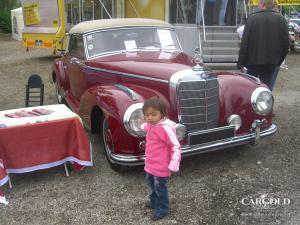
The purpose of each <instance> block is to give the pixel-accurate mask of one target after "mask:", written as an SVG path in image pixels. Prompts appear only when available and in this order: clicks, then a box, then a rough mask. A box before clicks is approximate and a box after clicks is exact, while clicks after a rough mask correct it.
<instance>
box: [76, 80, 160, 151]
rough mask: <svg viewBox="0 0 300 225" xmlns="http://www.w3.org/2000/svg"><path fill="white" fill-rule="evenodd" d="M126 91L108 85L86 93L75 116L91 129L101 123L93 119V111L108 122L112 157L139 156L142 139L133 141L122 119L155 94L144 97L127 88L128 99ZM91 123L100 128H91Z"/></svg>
mask: <svg viewBox="0 0 300 225" xmlns="http://www.w3.org/2000/svg"><path fill="white" fill-rule="evenodd" d="M126 88H128V87H125V86H121V85H117V84H111V85H97V86H94V87H92V88H90V89H88V90H87V91H86V92H85V93H84V94H83V95H82V98H81V99H80V106H79V114H80V117H81V118H82V120H83V122H84V123H85V124H86V125H87V127H89V128H90V129H91V128H93V127H95V126H96V127H101V123H102V121H101V119H99V118H98V119H95V118H93V115H95V114H94V113H93V112H94V110H100V111H101V113H100V114H101V117H105V118H107V120H108V123H109V128H110V131H111V134H112V139H113V145H114V151H115V153H122V154H124V153H131V154H139V153H140V151H144V149H140V148H139V143H140V141H142V140H143V138H136V137H133V136H131V135H130V134H129V133H128V132H127V130H126V129H125V127H124V124H123V117H124V114H125V112H126V110H127V109H128V107H129V106H131V105H132V104H135V103H143V102H144V101H145V98H147V97H149V96H150V97H151V96H155V95H157V93H154V92H148V93H147V95H146V96H144V95H143V94H140V93H138V92H136V91H133V90H132V89H129V88H128V90H132V91H133V95H131V94H130V93H129V92H128V91H126ZM148 95H149V96H148ZM97 116H99V114H98V115H97ZM95 122H96V123H100V124H93V123H95ZM124 143H126V144H124Z"/></svg>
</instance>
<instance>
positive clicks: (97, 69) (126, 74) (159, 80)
mask: <svg viewBox="0 0 300 225" xmlns="http://www.w3.org/2000/svg"><path fill="white" fill-rule="evenodd" d="M84 67H85V68H88V69H91V70H96V71H101V72H105V73H113V74H116V75H121V76H127V77H134V78H139V79H144V80H151V81H157V82H161V83H165V84H168V83H169V81H168V80H162V79H157V78H153V77H146V76H143V75H138V74H132V73H123V72H119V71H114V70H106V69H100V68H97V67H92V66H87V65H84Z"/></svg>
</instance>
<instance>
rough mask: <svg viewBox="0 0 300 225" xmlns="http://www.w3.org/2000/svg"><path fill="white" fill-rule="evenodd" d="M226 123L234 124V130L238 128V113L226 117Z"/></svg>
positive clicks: (240, 121) (240, 122)
mask: <svg viewBox="0 0 300 225" xmlns="http://www.w3.org/2000/svg"><path fill="white" fill-rule="evenodd" d="M227 123H228V125H230V126H234V129H235V130H238V129H240V127H241V126H242V119H241V117H240V116H239V115H235V114H233V115H231V116H229V117H228V119H227Z"/></svg>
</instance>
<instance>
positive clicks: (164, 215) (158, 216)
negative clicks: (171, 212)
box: [151, 213, 168, 221]
mask: <svg viewBox="0 0 300 225" xmlns="http://www.w3.org/2000/svg"><path fill="white" fill-rule="evenodd" d="M167 215H168V214H161V215H157V214H155V213H153V214H152V216H151V220H152V221H156V220H161V219H162V218H164V217H166V216H167Z"/></svg>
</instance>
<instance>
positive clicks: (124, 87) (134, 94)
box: [115, 84, 137, 101]
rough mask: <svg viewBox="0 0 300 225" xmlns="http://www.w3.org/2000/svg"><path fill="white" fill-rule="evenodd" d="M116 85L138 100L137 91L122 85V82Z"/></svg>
mask: <svg viewBox="0 0 300 225" xmlns="http://www.w3.org/2000/svg"><path fill="white" fill-rule="evenodd" d="M115 86H116V87H117V88H119V89H120V90H122V91H124V92H125V93H126V94H127V95H128V96H129V97H130V98H131V100H132V101H136V100H137V94H136V92H135V91H133V90H132V89H130V88H128V87H126V86H124V85H122V84H115Z"/></svg>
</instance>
